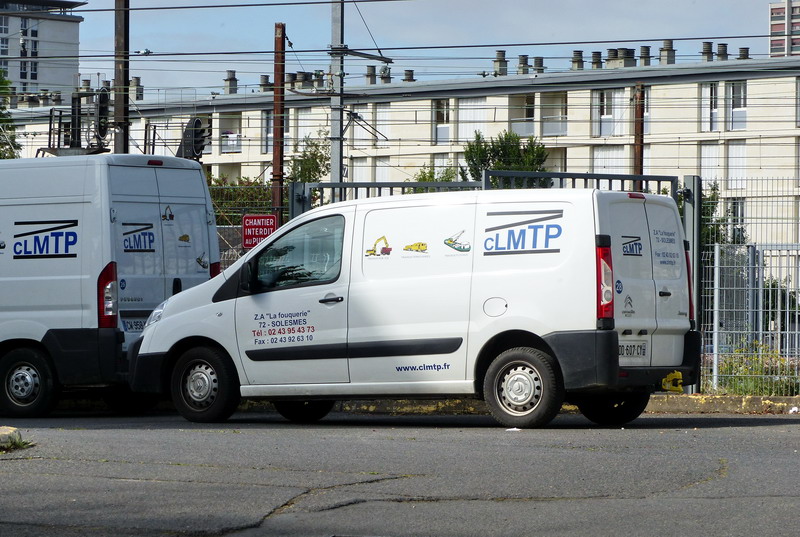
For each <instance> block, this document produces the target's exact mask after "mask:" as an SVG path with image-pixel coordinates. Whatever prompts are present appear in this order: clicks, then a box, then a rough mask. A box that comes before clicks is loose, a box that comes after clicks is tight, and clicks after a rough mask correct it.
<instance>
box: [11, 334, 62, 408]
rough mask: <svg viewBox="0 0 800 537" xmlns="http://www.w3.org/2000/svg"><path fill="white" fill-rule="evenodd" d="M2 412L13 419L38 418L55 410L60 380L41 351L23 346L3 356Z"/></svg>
mask: <svg viewBox="0 0 800 537" xmlns="http://www.w3.org/2000/svg"><path fill="white" fill-rule="evenodd" d="M0 378H2V382H3V385H2V388H0V411H2V412H3V413H4V414H6V415H7V416H11V417H14V418H38V417H41V416H46V415H47V414H49V413H50V411H51V410H53V407H54V406H55V404H56V401H57V400H58V382H57V381H56V377H55V373H54V372H53V368H52V367H51V366H50V362H49V361H48V360H47V357H46V356H45V355H44V353H43V352H42V351H39V350H37V349H33V348H28V347H22V348H19V349H13V350H11V351H9V352H7V353H6V354H5V355H4V356H3V357H2V358H0Z"/></svg>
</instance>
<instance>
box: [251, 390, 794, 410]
mask: <svg viewBox="0 0 800 537" xmlns="http://www.w3.org/2000/svg"><path fill="white" fill-rule="evenodd" d="M272 410H273V407H272V405H271V404H270V403H268V402H265V401H247V402H245V403H243V404H242V405H241V406H240V407H239V411H241V412H264V411H272ZM334 410H335V411H337V412H352V413H356V414H395V415H403V414H445V415H446V414H455V415H459V414H460V415H473V414H477V415H488V414H489V410H488V409H487V408H486V403H484V402H483V401H480V400H478V399H442V400H403V399H401V400H374V401H373V400H364V401H340V402H337V403H336V406H335V407H334ZM562 412H566V413H577V412H578V409H577V408H576V407H575V406H573V405H569V404H565V405H564V407H563V408H562ZM645 412H646V413H649V414H795V413H798V412H800V397H778V396H775V397H769V396H730V395H704V394H691V395H688V394H675V395H673V394H667V395H665V394H654V395H652V396H651V397H650V403H649V404H648V405H647V408H646V409H645Z"/></svg>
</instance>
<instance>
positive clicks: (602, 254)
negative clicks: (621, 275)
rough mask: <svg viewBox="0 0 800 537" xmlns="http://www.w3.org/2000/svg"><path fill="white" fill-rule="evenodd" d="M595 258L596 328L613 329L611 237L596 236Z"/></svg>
mask: <svg viewBox="0 0 800 537" xmlns="http://www.w3.org/2000/svg"><path fill="white" fill-rule="evenodd" d="M596 245H597V246H596V258H597V326H598V328H602V329H610V328H613V323H614V266H613V264H612V262H611V237H609V236H608V235H598V236H597V241H596Z"/></svg>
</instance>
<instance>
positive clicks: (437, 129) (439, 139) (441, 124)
mask: <svg viewBox="0 0 800 537" xmlns="http://www.w3.org/2000/svg"><path fill="white" fill-rule="evenodd" d="M431 112H432V114H433V132H432V133H431V135H432V141H433V143H435V144H442V143H448V142H449V141H450V101H449V100H448V99H434V100H433V101H432V102H431Z"/></svg>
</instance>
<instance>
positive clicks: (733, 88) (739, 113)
mask: <svg viewBox="0 0 800 537" xmlns="http://www.w3.org/2000/svg"><path fill="white" fill-rule="evenodd" d="M727 97H728V106H727V112H728V130H732V131H736V130H743V129H746V128H747V81H740V82H728V84H727Z"/></svg>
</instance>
